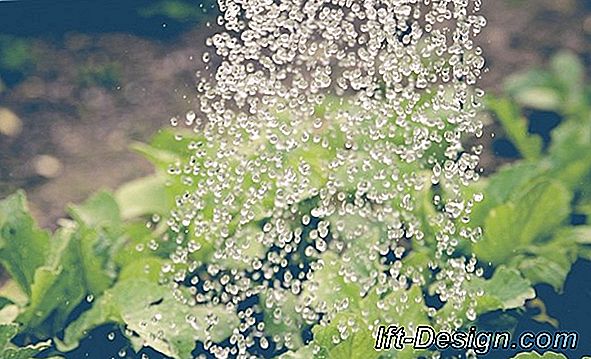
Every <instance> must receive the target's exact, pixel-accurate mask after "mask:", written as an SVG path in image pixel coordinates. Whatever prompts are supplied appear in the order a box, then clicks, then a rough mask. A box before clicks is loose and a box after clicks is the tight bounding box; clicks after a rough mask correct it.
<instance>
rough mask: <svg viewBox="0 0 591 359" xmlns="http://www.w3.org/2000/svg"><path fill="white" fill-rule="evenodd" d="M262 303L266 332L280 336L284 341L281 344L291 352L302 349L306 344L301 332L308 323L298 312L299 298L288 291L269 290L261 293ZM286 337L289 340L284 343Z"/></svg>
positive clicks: (279, 289) (281, 289) (280, 289)
mask: <svg viewBox="0 0 591 359" xmlns="http://www.w3.org/2000/svg"><path fill="white" fill-rule="evenodd" d="M260 302H261V306H262V308H263V313H264V318H263V319H264V321H265V332H266V333H269V334H270V335H278V337H279V338H280V339H281V340H282V342H281V344H283V345H284V346H285V347H286V348H288V349H290V350H295V349H297V348H300V347H301V346H302V345H303V344H304V343H303V340H302V336H301V332H302V328H303V327H304V326H305V324H306V323H305V322H304V319H303V318H302V315H301V314H300V313H298V312H297V311H296V308H297V304H298V297H297V296H296V295H295V294H293V293H292V292H291V291H289V290H287V289H283V288H268V289H267V290H266V291H265V292H263V293H261V299H260ZM285 336H288V338H286V340H285V341H283V339H284V337H285ZM298 352H299V351H298ZM300 354H301V352H300Z"/></svg>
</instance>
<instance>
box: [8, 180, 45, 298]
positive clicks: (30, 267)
mask: <svg viewBox="0 0 591 359" xmlns="http://www.w3.org/2000/svg"><path fill="white" fill-rule="evenodd" d="M48 249H49V233H47V232H46V231H44V230H41V229H39V227H38V226H37V224H36V223H35V221H34V220H33V217H32V216H31V215H30V214H29V211H28V209H27V207H26V199H25V194H24V192H22V191H19V192H17V193H15V194H13V195H11V196H9V197H8V198H6V199H4V200H2V201H0V264H2V266H3V267H4V268H5V269H6V271H7V272H8V273H9V274H10V276H11V278H13V279H14V280H15V281H16V282H17V283H18V284H19V285H20V287H21V288H22V289H23V291H24V292H25V293H26V294H27V295H30V294H31V285H32V282H33V277H34V275H35V270H36V269H37V268H39V267H40V266H41V265H43V264H44V263H45V260H46V257H47V252H48Z"/></svg>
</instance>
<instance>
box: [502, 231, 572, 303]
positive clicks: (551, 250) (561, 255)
mask: <svg viewBox="0 0 591 359" xmlns="http://www.w3.org/2000/svg"><path fill="white" fill-rule="evenodd" d="M577 232H580V231H577V227H567V228H565V229H562V230H560V231H559V232H558V233H556V235H555V236H554V237H552V239H550V240H549V241H547V242H545V243H543V244H535V245H531V246H529V247H527V248H525V249H524V252H525V254H524V255H521V256H518V257H516V258H514V259H513V260H512V261H511V263H512V265H513V266H514V267H515V268H518V269H519V270H520V271H521V273H522V274H523V275H524V276H525V277H526V278H527V279H529V280H530V281H531V282H532V284H538V283H547V284H550V285H551V286H552V287H554V289H555V290H556V291H557V292H560V291H561V290H562V286H563V285H564V281H565V280H566V276H567V275H568V273H569V272H570V268H571V266H572V264H573V263H574V262H575V261H576V260H577V255H578V251H579V248H578V247H579V244H578V243H577Z"/></svg>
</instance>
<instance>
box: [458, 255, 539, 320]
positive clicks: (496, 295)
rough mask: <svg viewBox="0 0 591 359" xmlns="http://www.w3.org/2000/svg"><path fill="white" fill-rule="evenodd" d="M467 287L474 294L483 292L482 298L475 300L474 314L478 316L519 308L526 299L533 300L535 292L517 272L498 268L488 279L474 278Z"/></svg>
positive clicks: (503, 267) (501, 267)
mask: <svg viewBox="0 0 591 359" xmlns="http://www.w3.org/2000/svg"><path fill="white" fill-rule="evenodd" d="M467 287H468V288H469V289H472V291H474V292H476V291H478V290H482V291H483V293H484V294H483V296H481V297H479V298H478V299H477V303H476V312H477V313H478V314H482V313H486V312H490V311H494V310H498V309H501V310H509V309H514V308H520V307H522V306H523V305H524V304H525V301H526V300H528V299H533V298H535V296H536V292H535V291H534V289H533V288H532V286H531V283H530V282H529V281H528V280H527V279H525V278H523V277H522V276H521V274H520V273H519V271H517V270H516V269H512V268H507V267H505V266H500V267H498V268H497V270H496V271H495V273H494V275H493V276H492V278H490V279H488V280H487V279H484V278H475V279H473V280H471V281H470V282H467Z"/></svg>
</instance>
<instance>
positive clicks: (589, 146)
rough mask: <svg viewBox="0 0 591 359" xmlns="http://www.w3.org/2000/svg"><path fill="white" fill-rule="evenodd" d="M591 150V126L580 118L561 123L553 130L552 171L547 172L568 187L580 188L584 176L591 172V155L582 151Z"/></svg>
mask: <svg viewBox="0 0 591 359" xmlns="http://www.w3.org/2000/svg"><path fill="white" fill-rule="evenodd" d="M590 151H591V126H590V125H589V123H581V122H580V120H579V119H578V118H573V119H571V120H570V121H568V122H566V123H563V124H561V125H560V126H559V127H558V128H556V129H554V130H553V131H552V141H551V143H550V147H549V149H548V154H549V156H548V160H549V162H550V164H551V168H550V171H549V172H548V173H547V174H546V175H547V176H548V177H549V178H554V179H556V180H558V181H560V182H561V183H562V184H564V185H565V186H566V187H567V188H570V189H576V188H580V187H581V185H582V184H583V183H584V181H585V180H584V178H586V176H588V175H589V173H590V172H591V156H582V155H581V154H582V153H588V152H590Z"/></svg>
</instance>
